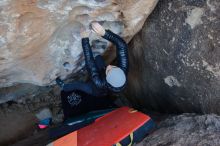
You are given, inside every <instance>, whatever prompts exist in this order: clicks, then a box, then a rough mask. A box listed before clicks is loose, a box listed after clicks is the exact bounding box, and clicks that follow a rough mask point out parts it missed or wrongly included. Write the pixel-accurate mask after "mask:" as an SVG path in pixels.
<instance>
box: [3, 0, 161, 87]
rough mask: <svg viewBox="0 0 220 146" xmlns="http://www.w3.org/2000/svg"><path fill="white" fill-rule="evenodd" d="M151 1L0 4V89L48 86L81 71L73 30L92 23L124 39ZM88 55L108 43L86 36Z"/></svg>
mask: <svg viewBox="0 0 220 146" xmlns="http://www.w3.org/2000/svg"><path fill="white" fill-rule="evenodd" d="M156 3H157V0H148V1H145V0H137V1H132V0H126V1H120V0H1V1H0V22H1V23H0V52H1V53H0V87H7V86H12V85H13V84H15V83H31V84H35V85H49V84H53V82H54V79H55V78H56V77H57V76H61V77H62V78H65V77H66V76H67V75H69V74H71V73H76V72H77V71H79V70H80V69H81V68H82V65H83V61H82V59H83V55H82V49H81V39H80V35H79V31H80V28H81V27H86V28H87V29H88V28H89V26H90V23H91V22H92V21H98V22H100V23H102V24H103V25H104V27H105V28H106V29H111V30H112V31H114V32H115V33H117V34H120V35H121V36H123V37H124V38H126V40H127V41H129V40H130V39H131V38H132V37H133V35H134V34H135V33H137V32H138V31H139V30H140V29H141V28H142V25H143V24H144V21H145V20H146V18H147V16H148V15H149V14H150V13H151V11H152V10H153V9H154V7H155V5H156ZM91 44H92V46H93V48H94V52H95V53H94V54H100V53H103V52H104V51H105V50H106V48H108V47H109V46H110V43H109V42H107V41H105V40H103V39H100V38H98V37H97V36H96V35H94V34H93V35H92V36H91Z"/></svg>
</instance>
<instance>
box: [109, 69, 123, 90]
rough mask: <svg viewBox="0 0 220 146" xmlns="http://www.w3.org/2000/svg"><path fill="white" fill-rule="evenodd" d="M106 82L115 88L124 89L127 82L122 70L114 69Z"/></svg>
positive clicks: (110, 71)
mask: <svg viewBox="0 0 220 146" xmlns="http://www.w3.org/2000/svg"><path fill="white" fill-rule="evenodd" d="M106 81H107V82H108V83H109V84H110V85H111V86H113V87H116V88H118V87H122V86H123V85H124V84H125V82H126V76H125V73H124V71H123V70H122V69H120V68H119V67H113V68H112V69H111V70H109V72H108V73H107V75H106Z"/></svg>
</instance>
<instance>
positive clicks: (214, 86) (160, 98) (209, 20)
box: [126, 0, 220, 114]
mask: <svg viewBox="0 0 220 146" xmlns="http://www.w3.org/2000/svg"><path fill="white" fill-rule="evenodd" d="M129 54H130V64H131V67H130V75H129V87H128V90H127V92H126V93H127V94H126V95H127V96H129V97H130V99H131V100H132V101H133V102H134V104H135V105H136V106H139V107H140V108H143V107H144V108H148V109H153V110H158V111H161V112H173V113H175V112H197V113H216V114H220V108H219V107H220V1H219V0H184V1H182V0H166V1H163V0H161V1H159V2H158V4H157V6H156V8H155V10H154V11H153V13H152V14H151V15H150V16H149V18H148V19H147V21H146V23H145V24H144V27H143V29H142V30H141V32H140V33H139V34H138V35H136V36H135V38H134V39H133V41H132V42H131V43H130V48H129Z"/></svg>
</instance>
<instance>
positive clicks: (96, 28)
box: [92, 22, 105, 36]
mask: <svg viewBox="0 0 220 146" xmlns="http://www.w3.org/2000/svg"><path fill="white" fill-rule="evenodd" d="M92 29H93V31H94V32H96V33H97V34H98V35H100V36H104V35H105V29H104V28H103V27H102V26H101V25H100V24H99V23H98V22H93V23H92Z"/></svg>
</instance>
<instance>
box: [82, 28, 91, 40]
mask: <svg viewBox="0 0 220 146" xmlns="http://www.w3.org/2000/svg"><path fill="white" fill-rule="evenodd" d="M90 33H91V31H90V30H86V29H85V28H81V29H80V36H81V38H88V37H89V34H90Z"/></svg>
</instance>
